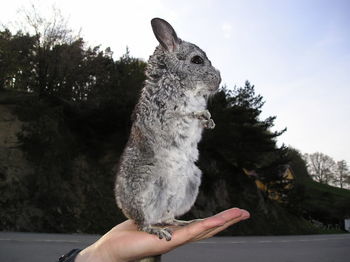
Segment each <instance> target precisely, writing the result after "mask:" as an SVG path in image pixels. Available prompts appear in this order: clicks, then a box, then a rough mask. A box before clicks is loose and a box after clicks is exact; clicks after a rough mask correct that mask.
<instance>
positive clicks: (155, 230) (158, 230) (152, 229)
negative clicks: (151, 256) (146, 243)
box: [141, 225, 172, 241]
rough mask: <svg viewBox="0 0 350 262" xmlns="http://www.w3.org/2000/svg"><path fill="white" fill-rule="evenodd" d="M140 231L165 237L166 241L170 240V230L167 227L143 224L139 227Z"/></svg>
mask: <svg viewBox="0 0 350 262" xmlns="http://www.w3.org/2000/svg"><path fill="white" fill-rule="evenodd" d="M141 231H144V232H147V233H150V234H153V235H156V236H158V237H159V238H160V239H163V238H165V239H166V240H167V241H170V240H171V237H172V231H171V229H170V228H168V227H162V226H157V225H154V226H152V225H149V226H143V227H142V228H141Z"/></svg>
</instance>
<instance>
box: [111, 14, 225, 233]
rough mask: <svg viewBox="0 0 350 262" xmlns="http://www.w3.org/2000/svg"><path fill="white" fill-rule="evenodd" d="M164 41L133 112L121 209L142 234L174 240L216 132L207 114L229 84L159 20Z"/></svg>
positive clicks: (119, 193) (121, 173) (120, 183)
mask: <svg viewBox="0 0 350 262" xmlns="http://www.w3.org/2000/svg"><path fill="white" fill-rule="evenodd" d="M151 25H152V29H153V32H154V34H155V36H156V38H157V40H158V41H159V45H158V46H157V47H156V49H155V51H154V53H153V55H151V56H150V58H149V60H148V64H147V68H146V77H147V78H146V81H145V84H144V87H143V89H142V91H141V95H140V98H139V101H138V103H137V105H136V107H135V109H134V112H133V124H132V127H131V133H130V137H129V140H128V142H127V145H126V147H125V149H124V152H123V154H122V156H121V158H120V161H119V165H118V170H117V178H116V185H115V195H116V200H117V204H118V206H119V208H120V209H121V210H122V211H123V213H124V214H125V216H126V217H128V218H130V219H132V220H134V221H135V223H136V224H137V226H138V228H139V230H141V231H145V232H148V233H151V234H155V235H157V236H158V237H159V238H165V239H166V240H171V237H172V231H171V229H170V228H169V227H170V226H179V225H185V224H188V222H187V221H179V220H176V219H175V218H176V217H178V216H181V215H183V214H184V213H186V212H187V211H189V210H190V208H191V207H192V205H193V204H194V202H195V200H196V197H197V194H198V188H199V185H200V182H201V171H200V170H199V168H198V167H197V166H196V164H195V162H196V161H197V159H198V149H197V144H198V142H199V141H200V139H201V136H202V131H203V128H208V129H212V128H214V127H215V124H214V121H213V120H212V119H211V115H210V113H209V111H208V110H207V109H206V107H207V101H208V98H209V96H210V95H212V94H214V93H215V92H216V91H217V89H218V88H219V85H220V82H221V77H220V73H219V71H218V70H217V69H215V68H214V67H213V66H212V64H211V62H210V60H209V59H208V57H207V55H206V54H205V52H204V51H202V50H201V49H200V48H199V47H198V46H196V45H194V44H192V43H189V42H186V41H183V40H181V39H180V38H178V37H177V35H176V32H175V30H174V29H173V28H172V26H171V25H170V24H169V23H168V22H166V21H165V20H163V19H160V18H154V19H152V21H151Z"/></svg>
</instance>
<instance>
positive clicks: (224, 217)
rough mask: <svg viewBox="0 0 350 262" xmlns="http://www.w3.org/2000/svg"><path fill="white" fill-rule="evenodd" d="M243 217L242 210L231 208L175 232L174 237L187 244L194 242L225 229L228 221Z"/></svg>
mask: <svg viewBox="0 0 350 262" xmlns="http://www.w3.org/2000/svg"><path fill="white" fill-rule="evenodd" d="M241 216H242V210H240V209H239V208H231V209H228V210H225V211H223V212H221V213H219V214H217V215H215V216H212V217H209V218H206V219H204V220H202V221H198V222H195V223H192V224H190V225H188V226H186V227H183V228H182V229H179V230H178V231H176V232H175V234H174V236H176V237H177V236H178V237H179V239H181V240H182V241H185V242H189V241H194V240H196V239H197V238H198V236H201V235H206V234H208V233H209V232H212V231H213V230H216V229H217V228H221V227H223V226H224V225H225V224H226V223H227V222H228V221H231V220H232V219H235V218H239V217H241Z"/></svg>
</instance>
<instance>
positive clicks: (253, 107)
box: [202, 81, 285, 169]
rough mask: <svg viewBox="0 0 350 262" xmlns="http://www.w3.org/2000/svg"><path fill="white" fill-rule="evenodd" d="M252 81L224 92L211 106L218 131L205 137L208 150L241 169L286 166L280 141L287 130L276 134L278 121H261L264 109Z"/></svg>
mask: <svg viewBox="0 0 350 262" xmlns="http://www.w3.org/2000/svg"><path fill="white" fill-rule="evenodd" d="M262 99H263V98H262V96H260V95H256V94H255V90H254V86H253V85H251V84H250V83H249V82H248V81H247V82H246V83H245V86H244V87H240V88H235V89H233V90H232V91H230V90H227V89H226V88H223V89H222V90H221V91H220V92H219V93H217V94H216V95H215V96H214V97H213V98H212V99H211V101H210V103H209V111H210V112H212V115H213V119H215V122H216V124H217V125H216V127H215V129H214V130H213V131H211V132H210V133H209V132H207V133H206V134H205V136H204V139H203V141H204V142H203V143H202V145H203V146H204V147H205V148H204V149H206V150H209V151H215V152H217V153H218V154H220V155H221V156H222V157H223V158H224V159H226V160H227V161H229V162H230V163H232V164H233V165H235V166H236V167H239V168H249V169H258V168H266V167H268V166H271V165H277V163H283V162H284V163H285V159H283V150H284V147H282V148H277V146H276V138H277V137H278V136H280V135H281V134H283V132H285V130H282V131H279V132H272V131H271V128H272V127H273V125H274V124H273V122H274V119H275V117H269V118H267V119H265V120H261V119H260V118H259V116H260V113H261V108H262V106H263V105H264V102H263V100H262Z"/></svg>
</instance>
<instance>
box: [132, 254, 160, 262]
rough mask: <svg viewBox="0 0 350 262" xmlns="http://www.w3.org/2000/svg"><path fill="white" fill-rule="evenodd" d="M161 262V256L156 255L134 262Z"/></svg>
mask: <svg viewBox="0 0 350 262" xmlns="http://www.w3.org/2000/svg"><path fill="white" fill-rule="evenodd" d="M161 261H162V256H161V255H158V256H154V257H145V258H142V259H140V260H137V261H135V262H161Z"/></svg>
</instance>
